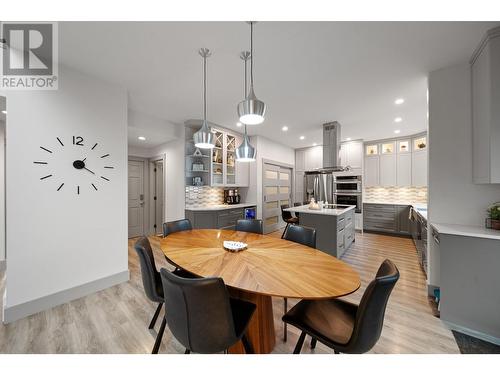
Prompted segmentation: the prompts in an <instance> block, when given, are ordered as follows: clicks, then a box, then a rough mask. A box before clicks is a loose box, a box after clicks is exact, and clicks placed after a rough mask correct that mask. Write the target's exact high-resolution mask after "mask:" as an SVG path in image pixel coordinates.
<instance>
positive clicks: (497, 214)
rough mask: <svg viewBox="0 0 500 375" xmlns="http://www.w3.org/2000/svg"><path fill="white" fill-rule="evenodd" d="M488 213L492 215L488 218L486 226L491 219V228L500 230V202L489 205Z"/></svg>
mask: <svg viewBox="0 0 500 375" xmlns="http://www.w3.org/2000/svg"><path fill="white" fill-rule="evenodd" d="M488 214H489V216H490V217H489V218H488V220H487V223H486V226H487V227H488V221H489V224H490V225H489V227H490V228H491V229H496V230H500V202H497V203H494V204H492V205H491V206H490V207H488Z"/></svg>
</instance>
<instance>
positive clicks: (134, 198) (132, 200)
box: [128, 160, 144, 238]
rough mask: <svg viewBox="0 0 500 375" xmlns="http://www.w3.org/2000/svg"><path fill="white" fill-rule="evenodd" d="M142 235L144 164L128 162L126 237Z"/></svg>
mask: <svg viewBox="0 0 500 375" xmlns="http://www.w3.org/2000/svg"><path fill="white" fill-rule="evenodd" d="M143 235H144V162H142V161H134V160H129V162H128V237H129V238H131V237H137V236H143Z"/></svg>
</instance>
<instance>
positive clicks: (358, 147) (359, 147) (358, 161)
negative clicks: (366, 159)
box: [340, 141, 363, 171]
mask: <svg viewBox="0 0 500 375" xmlns="http://www.w3.org/2000/svg"><path fill="white" fill-rule="evenodd" d="M340 165H341V166H342V167H347V166H349V167H351V168H352V169H357V170H359V171H361V170H362V168H363V141H349V142H343V143H342V144H341V145H340Z"/></svg>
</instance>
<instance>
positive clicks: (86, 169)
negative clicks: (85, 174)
mask: <svg viewBox="0 0 500 375" xmlns="http://www.w3.org/2000/svg"><path fill="white" fill-rule="evenodd" d="M83 169H86V170H87V171H89V172H90V173H92V174H95V173H94V172H92V171H91V170H90V169H88V168H87V167H83Z"/></svg>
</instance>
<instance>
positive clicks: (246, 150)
mask: <svg viewBox="0 0 500 375" xmlns="http://www.w3.org/2000/svg"><path fill="white" fill-rule="evenodd" d="M256 156H257V151H256V150H255V147H253V146H252V145H251V144H250V139H249V138H248V135H247V133H246V131H245V137H244V138H243V142H242V143H241V145H240V146H239V147H238V148H237V149H236V161H242V162H250V161H255V158H256Z"/></svg>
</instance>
